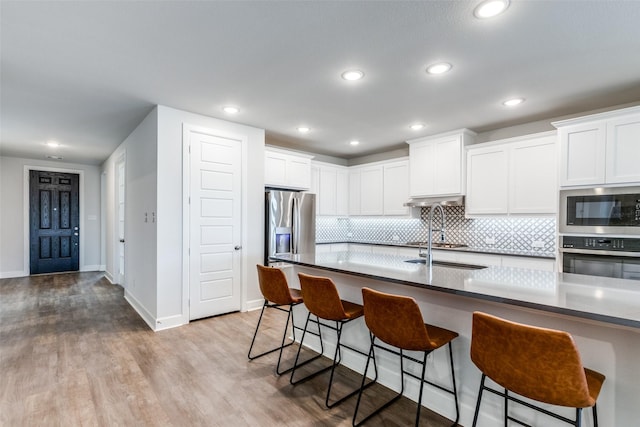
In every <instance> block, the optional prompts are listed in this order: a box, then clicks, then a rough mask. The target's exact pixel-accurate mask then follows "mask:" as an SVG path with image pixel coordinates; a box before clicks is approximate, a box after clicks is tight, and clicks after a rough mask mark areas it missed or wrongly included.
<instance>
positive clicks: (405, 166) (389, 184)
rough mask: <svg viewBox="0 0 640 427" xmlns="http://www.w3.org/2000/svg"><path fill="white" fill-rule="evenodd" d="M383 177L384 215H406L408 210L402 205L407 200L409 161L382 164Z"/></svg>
mask: <svg viewBox="0 0 640 427" xmlns="http://www.w3.org/2000/svg"><path fill="white" fill-rule="evenodd" d="M383 177H384V189H383V211H384V214H385V215H407V214H408V213H409V208H408V207H406V206H404V204H405V203H406V202H407V200H409V161H408V160H401V161H398V162H392V163H386V164H384V165H383Z"/></svg>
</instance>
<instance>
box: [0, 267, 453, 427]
mask: <svg viewBox="0 0 640 427" xmlns="http://www.w3.org/2000/svg"><path fill="white" fill-rule="evenodd" d="M269 311H270V312H272V313H275V314H272V315H271V316H269V318H268V319H267V323H266V325H265V326H266V330H265V331H266V334H265V335H263V336H261V338H263V340H262V341H260V343H259V344H260V345H262V344H264V345H262V348H266V346H267V345H269V344H272V343H274V342H275V340H276V339H277V338H276V337H277V336H278V335H279V334H280V333H281V330H282V329H281V328H282V326H283V324H282V323H280V320H284V317H280V316H281V314H279V313H278V312H276V311H275V310H269ZM258 315H259V311H253V312H250V313H233V314H229V315H225V316H219V317H214V318H209V319H204V320H200V321H197V322H192V323H190V324H189V325H186V326H182V327H179V328H174V329H170V330H166V331H161V332H152V331H151V330H150V329H149V328H148V327H147V325H146V324H145V323H144V322H143V321H142V320H141V319H140V317H139V316H138V315H137V314H136V312H135V311H134V310H133V309H132V308H131V307H130V306H129V305H128V304H127V302H126V301H125V300H124V297H123V290H122V288H120V287H119V286H116V285H111V284H110V283H109V282H108V281H107V280H106V279H104V278H103V277H102V275H101V274H99V273H74V274H58V275H50V276H34V277H28V278H20V279H2V280H0V425H2V426H39V425H43V426H44V425H46V426H80V425H82V426H93V425H99V426H116V425H117V426H187V425H189V426H316V427H319V426H350V425H351V417H352V414H353V409H354V406H355V398H351V399H349V400H347V401H346V402H344V403H343V404H341V405H339V406H338V407H336V408H333V409H330V410H329V409H326V408H325V407H324V391H325V389H326V383H327V381H328V376H327V375H321V376H318V377H316V378H314V379H312V380H310V381H308V382H306V383H303V384H300V385H297V386H295V387H294V386H291V385H290V384H289V377H288V375H284V376H282V377H278V376H277V375H275V373H274V366H275V362H276V360H277V354H271V355H268V356H265V357H262V358H260V359H256V360H254V361H252V362H249V361H248V360H247V350H248V348H249V344H250V340H251V337H252V334H253V330H254V327H255V324H256V322H257V319H258ZM270 335H271V338H270V337H269V336H270ZM295 349H296V347H295V346H292V347H289V348H288V349H287V353H286V354H287V360H288V361H291V360H292V355H294V353H293V352H294V351H295ZM342 373H344V374H346V375H347V377H348V378H349V379H350V380H351V384H357V383H358V377H357V376H356V375H354V374H353V372H351V371H348V370H346V369H345V370H344V371H342ZM342 385H343V386H344V385H345V383H343V384H342ZM347 385H348V384H347ZM374 387H376V388H375V389H374V390H373V393H374V395H375V398H377V399H384V398H386V397H387V396H389V395H390V394H389V391H388V390H387V389H384V388H382V387H378V386H374ZM369 390H372V389H369ZM375 403H376V402H374V404H375ZM369 408H370V406H369V402H367V406H366V407H365V408H364V410H367V409H369ZM414 417H415V403H413V402H411V401H409V400H407V399H404V398H403V399H401V400H400V401H399V402H398V403H396V404H395V405H394V406H392V407H391V408H389V409H388V410H386V411H385V412H383V413H382V414H381V415H378V416H376V417H375V418H372V420H371V421H370V422H369V423H368V425H370V426H405V425H412V424H413V421H414ZM449 424H450V421H449V422H447V420H444V419H443V418H441V417H439V416H437V415H435V414H433V413H431V412H429V411H428V410H426V409H423V411H422V423H421V425H423V426H431V427H441V426H446V425H449Z"/></svg>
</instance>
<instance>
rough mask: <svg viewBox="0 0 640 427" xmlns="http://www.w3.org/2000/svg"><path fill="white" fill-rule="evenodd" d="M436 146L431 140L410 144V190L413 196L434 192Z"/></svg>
mask: <svg viewBox="0 0 640 427" xmlns="http://www.w3.org/2000/svg"><path fill="white" fill-rule="evenodd" d="M434 153H435V148H434V145H433V143H431V142H420V143H413V144H411V145H410V146H409V192H410V195H411V197H421V196H429V195H432V194H433V191H434V185H435V169H434V168H433V158H434Z"/></svg>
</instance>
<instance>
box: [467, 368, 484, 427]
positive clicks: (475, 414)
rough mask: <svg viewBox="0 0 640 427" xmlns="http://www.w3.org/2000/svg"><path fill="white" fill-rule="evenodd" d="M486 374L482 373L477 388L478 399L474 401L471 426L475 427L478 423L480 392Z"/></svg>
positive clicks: (482, 388) (482, 389)
mask: <svg viewBox="0 0 640 427" xmlns="http://www.w3.org/2000/svg"><path fill="white" fill-rule="evenodd" d="M486 377H487V376H486V375H485V374H482V379H481V380H480V388H479V389H478V401H477V402H476V411H475V412H474V414H473V423H472V424H471V427H476V424H477V423H478V413H479V412H480V403H481V402H482V392H483V391H484V380H485V378H486Z"/></svg>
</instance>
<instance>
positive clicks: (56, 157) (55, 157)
mask: <svg viewBox="0 0 640 427" xmlns="http://www.w3.org/2000/svg"><path fill="white" fill-rule="evenodd" d="M47 159H51V160H62V159H64V157H60V156H47Z"/></svg>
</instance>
